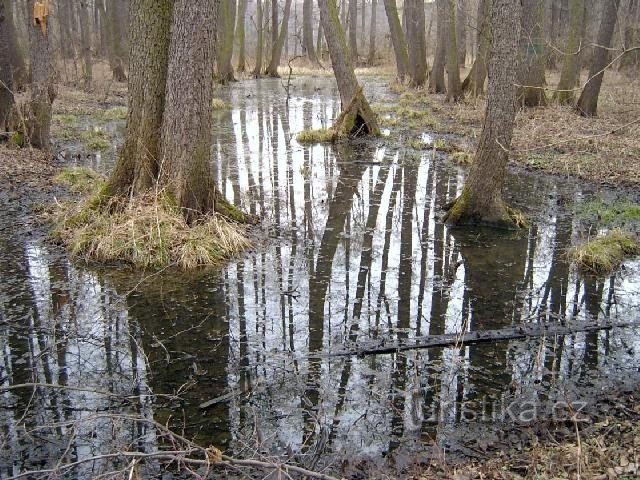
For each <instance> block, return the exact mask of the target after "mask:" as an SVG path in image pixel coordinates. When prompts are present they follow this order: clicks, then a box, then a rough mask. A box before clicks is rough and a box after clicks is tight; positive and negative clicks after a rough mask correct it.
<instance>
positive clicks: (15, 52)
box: [3, 0, 28, 92]
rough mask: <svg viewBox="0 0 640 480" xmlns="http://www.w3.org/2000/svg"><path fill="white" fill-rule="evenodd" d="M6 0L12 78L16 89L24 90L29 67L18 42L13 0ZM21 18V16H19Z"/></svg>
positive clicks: (7, 45)
mask: <svg viewBox="0 0 640 480" xmlns="http://www.w3.org/2000/svg"><path fill="white" fill-rule="evenodd" d="M3 1H4V2H5V16H6V20H5V24H4V27H3V28H5V29H6V32H7V44H6V48H7V49H8V55H9V64H10V66H11V70H9V71H10V72H11V78H12V81H13V88H14V91H18V92H20V91H23V90H24V89H25V88H26V86H27V81H28V79H27V67H26V65H25V61H24V49H23V48H21V47H20V43H19V42H18V31H17V29H16V17H15V15H14V10H13V0H3ZM18 18H19V17H18Z"/></svg>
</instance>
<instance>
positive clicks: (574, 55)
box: [553, 0, 584, 105]
mask: <svg viewBox="0 0 640 480" xmlns="http://www.w3.org/2000/svg"><path fill="white" fill-rule="evenodd" d="M582 2H583V0H570V1H569V22H570V23H569V35H568V37H567V41H566V43H565V46H564V49H563V50H564V60H563V62H562V74H561V75H560V83H558V88H557V90H556V92H555V93H554V95H553V98H554V99H555V100H556V101H557V102H558V103H560V104H562V105H571V104H573V103H574V101H575V95H574V93H573V88H574V86H575V84H576V77H577V76H578V59H579V58H578V56H579V53H580V37H581V32H582V26H583V24H584V8H583V5H582Z"/></svg>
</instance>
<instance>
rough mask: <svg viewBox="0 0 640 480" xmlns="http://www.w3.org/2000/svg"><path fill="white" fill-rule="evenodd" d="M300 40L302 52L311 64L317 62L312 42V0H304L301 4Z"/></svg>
mask: <svg viewBox="0 0 640 480" xmlns="http://www.w3.org/2000/svg"><path fill="white" fill-rule="evenodd" d="M302 40H303V42H302V43H303V45H304V53H305V54H306V55H307V58H308V59H309V62H310V63H311V64H312V65H317V64H318V57H317V56H316V49H315V46H314V44H313V0H304V2H303V4H302Z"/></svg>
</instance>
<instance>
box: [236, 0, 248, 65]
mask: <svg viewBox="0 0 640 480" xmlns="http://www.w3.org/2000/svg"><path fill="white" fill-rule="evenodd" d="M246 15H247V0H238V19H237V23H236V38H237V39H238V72H244V70H245V68H246V66H245V62H246V59H245V56H246V55H245V39H244V17H245V16H246Z"/></svg>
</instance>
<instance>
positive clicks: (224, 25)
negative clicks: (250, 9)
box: [216, 0, 236, 84]
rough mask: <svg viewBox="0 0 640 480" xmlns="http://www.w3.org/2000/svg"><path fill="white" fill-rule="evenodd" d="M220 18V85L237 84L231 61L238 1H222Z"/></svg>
mask: <svg viewBox="0 0 640 480" xmlns="http://www.w3.org/2000/svg"><path fill="white" fill-rule="evenodd" d="M219 9H220V18H219V23H218V31H217V32H216V33H217V42H218V43H217V58H216V61H217V66H218V81H219V82H220V83H223V84H225V83H228V82H235V81H236V78H235V76H234V75H233V66H232V65H231V59H232V57H233V39H234V36H235V25H236V0H220V6H219Z"/></svg>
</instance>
